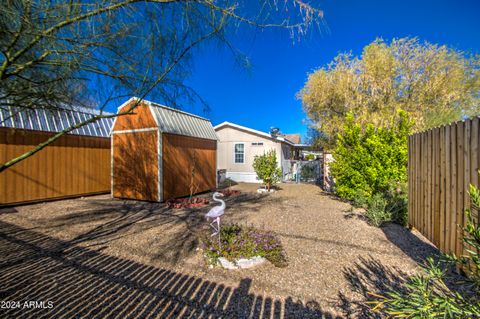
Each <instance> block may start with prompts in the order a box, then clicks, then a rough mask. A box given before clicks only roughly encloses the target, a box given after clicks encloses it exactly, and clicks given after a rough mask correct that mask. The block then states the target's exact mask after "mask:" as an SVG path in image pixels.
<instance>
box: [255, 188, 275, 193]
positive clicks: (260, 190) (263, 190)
mask: <svg viewBox="0 0 480 319" xmlns="http://www.w3.org/2000/svg"><path fill="white" fill-rule="evenodd" d="M274 192H275V190H274V189H273V188H270V190H267V189H266V188H259V189H257V193H259V194H265V193H266V194H269V193H274Z"/></svg>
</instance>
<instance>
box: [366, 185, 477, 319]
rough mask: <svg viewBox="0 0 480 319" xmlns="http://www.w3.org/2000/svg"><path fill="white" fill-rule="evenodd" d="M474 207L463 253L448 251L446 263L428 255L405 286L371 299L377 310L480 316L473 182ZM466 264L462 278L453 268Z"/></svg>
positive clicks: (416, 314)
mask: <svg viewBox="0 0 480 319" xmlns="http://www.w3.org/2000/svg"><path fill="white" fill-rule="evenodd" d="M470 199H471V203H472V205H471V206H472V208H471V209H468V210H466V211H465V214H466V216H467V223H466V226H465V227H462V231H463V234H464V236H463V245H464V247H465V251H466V254H465V255H463V256H455V255H444V256H443V261H444V263H439V262H434V260H433V258H431V257H429V258H428V259H427V262H426V265H425V267H424V269H423V270H424V271H423V272H422V273H419V274H416V275H414V276H412V277H410V278H409V279H408V281H407V283H406V284H405V286H404V287H403V288H402V289H394V288H391V289H390V290H389V291H388V292H387V293H386V295H377V294H372V295H373V296H375V297H376V299H375V300H374V301H371V302H369V303H370V304H371V305H373V311H376V312H381V313H383V314H385V315H388V316H390V317H395V318H452V319H453V318H465V319H466V318H480V226H479V222H478V219H477V218H474V217H473V214H472V212H475V214H476V215H477V216H478V212H479V207H480V192H479V190H478V188H477V187H475V186H473V185H470ZM452 264H457V265H460V266H462V269H463V270H464V272H465V274H466V277H462V278H461V279H459V278H458V276H456V275H455V274H454V273H453V272H452V271H450V268H451V266H452Z"/></svg>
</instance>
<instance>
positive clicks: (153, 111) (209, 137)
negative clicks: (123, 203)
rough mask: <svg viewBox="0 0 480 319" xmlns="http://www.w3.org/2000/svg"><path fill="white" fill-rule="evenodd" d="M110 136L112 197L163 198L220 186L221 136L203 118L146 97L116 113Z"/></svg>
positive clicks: (181, 195)
mask: <svg viewBox="0 0 480 319" xmlns="http://www.w3.org/2000/svg"><path fill="white" fill-rule="evenodd" d="M136 102H137V99H136V98H132V99H130V100H128V101H127V102H125V103H124V104H123V105H121V106H120V107H119V109H118V111H119V112H123V111H126V110H128V108H129V107H131V105H132V103H136ZM111 140H112V196H113V197H118V198H129V199H137V200H147V201H158V202H162V201H164V200H168V199H171V198H176V197H183V196H187V195H189V194H190V193H200V192H205V191H208V190H212V189H214V188H215V187H216V158H217V155H216V152H217V136H216V134H215V130H214V129H213V127H212V124H211V123H210V121H209V120H207V119H205V118H202V117H199V116H196V115H194V114H190V113H186V112H182V111H179V110H176V109H172V108H169V107H166V106H163V105H160V104H156V103H152V102H149V101H145V100H142V101H141V102H140V104H139V105H138V106H137V108H136V109H135V110H134V114H131V115H125V116H120V117H117V118H116V120H115V122H114V124H113V128H112V139H111Z"/></svg>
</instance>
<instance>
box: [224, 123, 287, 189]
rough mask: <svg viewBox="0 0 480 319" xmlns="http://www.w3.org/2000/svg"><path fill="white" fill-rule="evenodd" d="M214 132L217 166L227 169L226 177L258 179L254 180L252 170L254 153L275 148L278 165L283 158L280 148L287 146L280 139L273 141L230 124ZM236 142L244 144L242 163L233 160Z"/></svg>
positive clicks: (262, 152) (254, 176)
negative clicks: (216, 138)
mask: <svg viewBox="0 0 480 319" xmlns="http://www.w3.org/2000/svg"><path fill="white" fill-rule="evenodd" d="M216 132H217V136H218V140H219V142H218V151H217V168H218V169H225V170H227V177H230V178H232V179H234V180H238V181H247V182H255V181H258V180H256V174H255V171H254V170H253V161H254V158H255V156H256V155H262V154H264V153H266V152H268V151H270V150H275V152H276V154H277V160H278V164H279V166H280V163H281V160H282V158H284V157H283V155H282V153H283V152H282V150H284V148H285V147H287V148H288V147H289V146H288V145H287V144H285V143H282V142H280V141H275V140H273V139H269V138H266V137H264V136H261V135H257V134H255V133H251V132H245V131H242V130H241V129H238V128H234V127H230V126H224V127H221V128H218V129H217V130H216ZM236 143H244V145H245V148H244V150H245V162H244V163H243V164H238V163H235V162H234V145H235V144H236ZM252 143H263V145H260V146H258V145H252ZM283 145H284V146H283ZM258 182H259V181H258Z"/></svg>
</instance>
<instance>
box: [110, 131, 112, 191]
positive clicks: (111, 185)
mask: <svg viewBox="0 0 480 319" xmlns="http://www.w3.org/2000/svg"><path fill="white" fill-rule="evenodd" d="M110 197H111V198H113V136H112V137H110Z"/></svg>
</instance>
